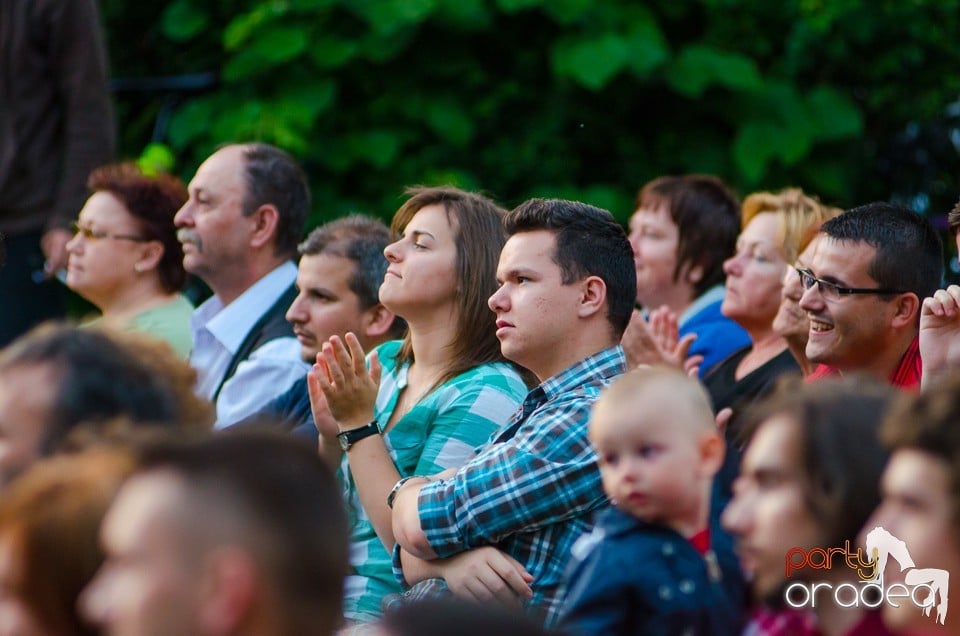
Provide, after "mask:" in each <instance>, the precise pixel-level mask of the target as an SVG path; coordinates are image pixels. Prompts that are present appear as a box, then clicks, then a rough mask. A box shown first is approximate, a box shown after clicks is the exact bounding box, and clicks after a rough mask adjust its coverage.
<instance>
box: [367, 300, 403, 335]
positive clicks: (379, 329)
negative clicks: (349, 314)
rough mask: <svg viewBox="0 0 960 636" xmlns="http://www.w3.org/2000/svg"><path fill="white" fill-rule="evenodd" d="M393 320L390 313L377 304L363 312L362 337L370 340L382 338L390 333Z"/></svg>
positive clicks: (392, 315)
mask: <svg viewBox="0 0 960 636" xmlns="http://www.w3.org/2000/svg"><path fill="white" fill-rule="evenodd" d="M394 318H395V316H394V314H393V312H392V311H390V310H389V309H387V308H386V307H384V306H383V305H381V304H380V303H377V304H376V305H374V306H373V307H370V308H369V309H367V310H365V311H364V312H363V318H362V320H363V327H362V332H363V335H365V336H366V337H367V338H369V339H371V340H374V339H377V338H382V337H383V336H385V335H387V332H388V331H390V328H391V327H392V326H393V320H394Z"/></svg>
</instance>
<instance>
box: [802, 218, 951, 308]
mask: <svg viewBox="0 0 960 636" xmlns="http://www.w3.org/2000/svg"><path fill="white" fill-rule="evenodd" d="M820 231H821V232H822V233H823V234H824V235H826V236H828V237H830V238H831V239H833V240H834V241H839V242H857V241H859V242H864V243H866V244H868V245H870V246H871V247H873V248H875V249H876V250H877V253H876V254H875V255H874V257H873V260H872V261H870V265H869V266H868V267H867V274H869V275H870V277H871V278H872V279H873V280H875V281H877V286H878V287H884V288H887V289H896V290H899V291H901V292H912V293H914V294H916V295H917V298H919V299H920V300H921V301H922V300H923V299H924V298H926V297H927V296H932V295H933V293H934V292H935V291H937V289H939V288H940V283H941V279H942V278H943V242H942V241H941V240H940V235H939V234H938V233H937V231H936V229H934V227H933V225H932V224H931V223H930V221H928V220H927V219H926V218H925V217H923V216H921V215H919V214H917V213H916V212H914V211H912V210H910V209H908V208H905V207H903V206H901V205H895V204H893V203H883V202H875V203H868V204H866V205H861V206H859V207H856V208H853V209H851V210H848V211H846V212H844V213H843V214H840V215H839V216H836V217H834V218H832V219H830V220H829V221H827V222H826V223H824V224H823V225H822V226H820Z"/></svg>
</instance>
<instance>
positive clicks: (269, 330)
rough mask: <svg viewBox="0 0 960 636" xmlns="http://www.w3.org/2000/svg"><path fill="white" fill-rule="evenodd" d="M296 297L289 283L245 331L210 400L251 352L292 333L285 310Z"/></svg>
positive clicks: (215, 398) (214, 400) (216, 395)
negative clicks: (245, 333)
mask: <svg viewBox="0 0 960 636" xmlns="http://www.w3.org/2000/svg"><path fill="white" fill-rule="evenodd" d="M296 297H297V288H296V287H295V286H294V285H290V287H288V288H287V290H286V291H285V292H283V295H281V296H280V298H279V299H278V300H277V302H275V303H274V304H273V306H272V307H270V309H268V310H267V311H265V312H264V313H263V315H262V316H260V320H258V321H257V322H256V324H254V325H253V327H251V328H250V331H248V332H247V337H246V338H244V339H243V342H241V343H240V347H239V348H238V349H237V352H236V353H235V354H234V355H233V358H232V359H231V360H230V364H229V365H228V366H227V371H226V373H224V374H223V379H222V380H220V384H219V386H217V390H216V391H214V392H213V398H212V400H211V401H213V402H214V403H216V401H217V398H218V397H219V396H220V390H221V389H222V388H223V385H224V384H226V382H227V380H229V379H230V378H232V377H233V374H234V373H236V372H237V367H238V366H240V363H241V362H243V361H244V360H246V359H247V358H249V357H250V354H251V353H253V352H254V351H256V350H257V349H259V348H260V347H261V346H262V345H265V344H267V343H268V342H270V341H271V340H275V339H277V338H285V337H288V336H292V335H293V325H291V324H290V323H289V322H287V319H286V315H287V310H288V309H290V305H292V304H293V301H294V299H295V298H296Z"/></svg>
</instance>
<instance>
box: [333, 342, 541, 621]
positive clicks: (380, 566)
mask: <svg viewBox="0 0 960 636" xmlns="http://www.w3.org/2000/svg"><path fill="white" fill-rule="evenodd" d="M400 345H401V342H400V341H398V340H396V341H391V342H387V343H385V344H382V345H380V347H378V348H377V352H378V355H379V357H380V362H381V364H382V365H383V373H382V375H381V379H380V390H379V393H378V394H377V403H376V405H375V407H374V415H375V417H376V419H377V421H379V422H383V423H385V422H387V421H389V419H390V416H391V414H392V412H393V408H394V406H396V403H397V398H398V396H399V394H400V391H401V390H402V389H404V388H405V387H406V386H407V371H408V370H409V365H406V364H405V365H403V366H400V367H397V365H396V361H395V356H396V353H397V351H398V350H399V349H400ZM526 394H527V388H526V386H525V385H524V383H523V380H522V379H521V377H520V375H519V374H518V373H517V371H516V369H515V368H514V367H513V366H511V365H509V364H506V363H492V364H483V365H480V366H478V367H474V368H473V369H470V370H469V371H466V372H465V373H462V374H460V375H458V376H456V377H455V378H453V379H451V380H449V381H447V382H445V383H444V384H441V385H440V386H439V387H437V388H436V389H434V390H433V391H432V392H430V393H429V394H427V395H426V396H425V397H424V398H423V399H421V400H420V401H419V402H418V403H417V404H416V405H414V407H413V408H411V409H410V411H408V412H407V413H406V414H405V415H404V416H403V417H402V418H401V419H400V420H398V421H397V422H396V424H395V425H394V426H393V427H392V428H391V429H390V430H389V431H387V433H386V434H385V435H384V436H383V437H384V442H385V443H386V446H387V451H388V452H389V453H390V457H392V458H393V462H394V464H395V465H396V467H397V471H398V472H399V473H400V476H401V477H406V476H408V475H432V474H434V473H439V472H441V471H444V470H446V469H448V468H455V467H459V466H461V465H463V464H464V463H465V462H466V461H467V459H469V458H470V457H472V456H473V454H474V449H476V448H477V447H479V446H481V445H483V444H485V443H486V442H487V440H488V439H489V438H490V436H491V435H492V434H493V433H494V432H495V431H496V430H497V429H499V428H500V427H502V426H503V425H504V424H506V423H507V422H508V421H509V420H510V418H511V417H512V415H513V414H514V412H515V411H516V410H517V408H518V407H519V406H520V404H521V402H522V401H523V398H524V396H525V395H526ZM338 476H339V478H340V484H341V487H342V489H343V497H344V500H345V501H346V503H347V511H348V514H349V516H350V523H351V528H352V536H351V541H350V564H351V566H352V568H351V569H352V571H351V574H350V575H349V576H348V577H347V581H346V590H345V598H344V616H346V618H347V619H348V620H352V621H361V622H367V621H373V620H376V619H377V618H379V617H380V614H381V613H382V612H381V609H380V607H381V606H380V603H381V600H382V599H383V597H384V596H386V595H387V594H391V593H396V592H400V591H401V588H400V586H399V584H398V583H397V581H396V579H395V578H394V575H393V568H392V563H391V555H390V553H389V552H388V551H387V550H386V549H384V547H383V544H382V543H380V539H379V537H377V533H376V532H375V531H374V529H373V524H371V523H370V520H369V518H368V517H367V515H366V512H365V511H364V510H363V507H362V506H361V504H360V496H359V494H358V493H357V488H356V484H355V483H354V481H353V477H352V475H351V474H350V466H349V464H348V462H347V458H346V457H344V458H343V460H342V461H341V464H340V468H339V470H338Z"/></svg>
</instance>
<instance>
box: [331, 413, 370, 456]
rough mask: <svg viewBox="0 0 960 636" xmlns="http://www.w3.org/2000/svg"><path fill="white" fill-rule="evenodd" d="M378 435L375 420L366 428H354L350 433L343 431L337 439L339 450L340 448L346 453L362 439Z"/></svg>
mask: <svg viewBox="0 0 960 636" xmlns="http://www.w3.org/2000/svg"><path fill="white" fill-rule="evenodd" d="M379 434H380V425H379V424H377V420H373V421H372V422H370V423H369V424H367V425H366V426H361V427H360V428H355V429H353V430H351V431H343V432H342V433H338V434H337V439H338V440H340V448H342V449H343V450H344V451H348V450H350V447H351V446H353V445H354V444H356V443H357V442H359V441H360V440H362V439H363V438H365V437H370V436H371V435H379Z"/></svg>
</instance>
